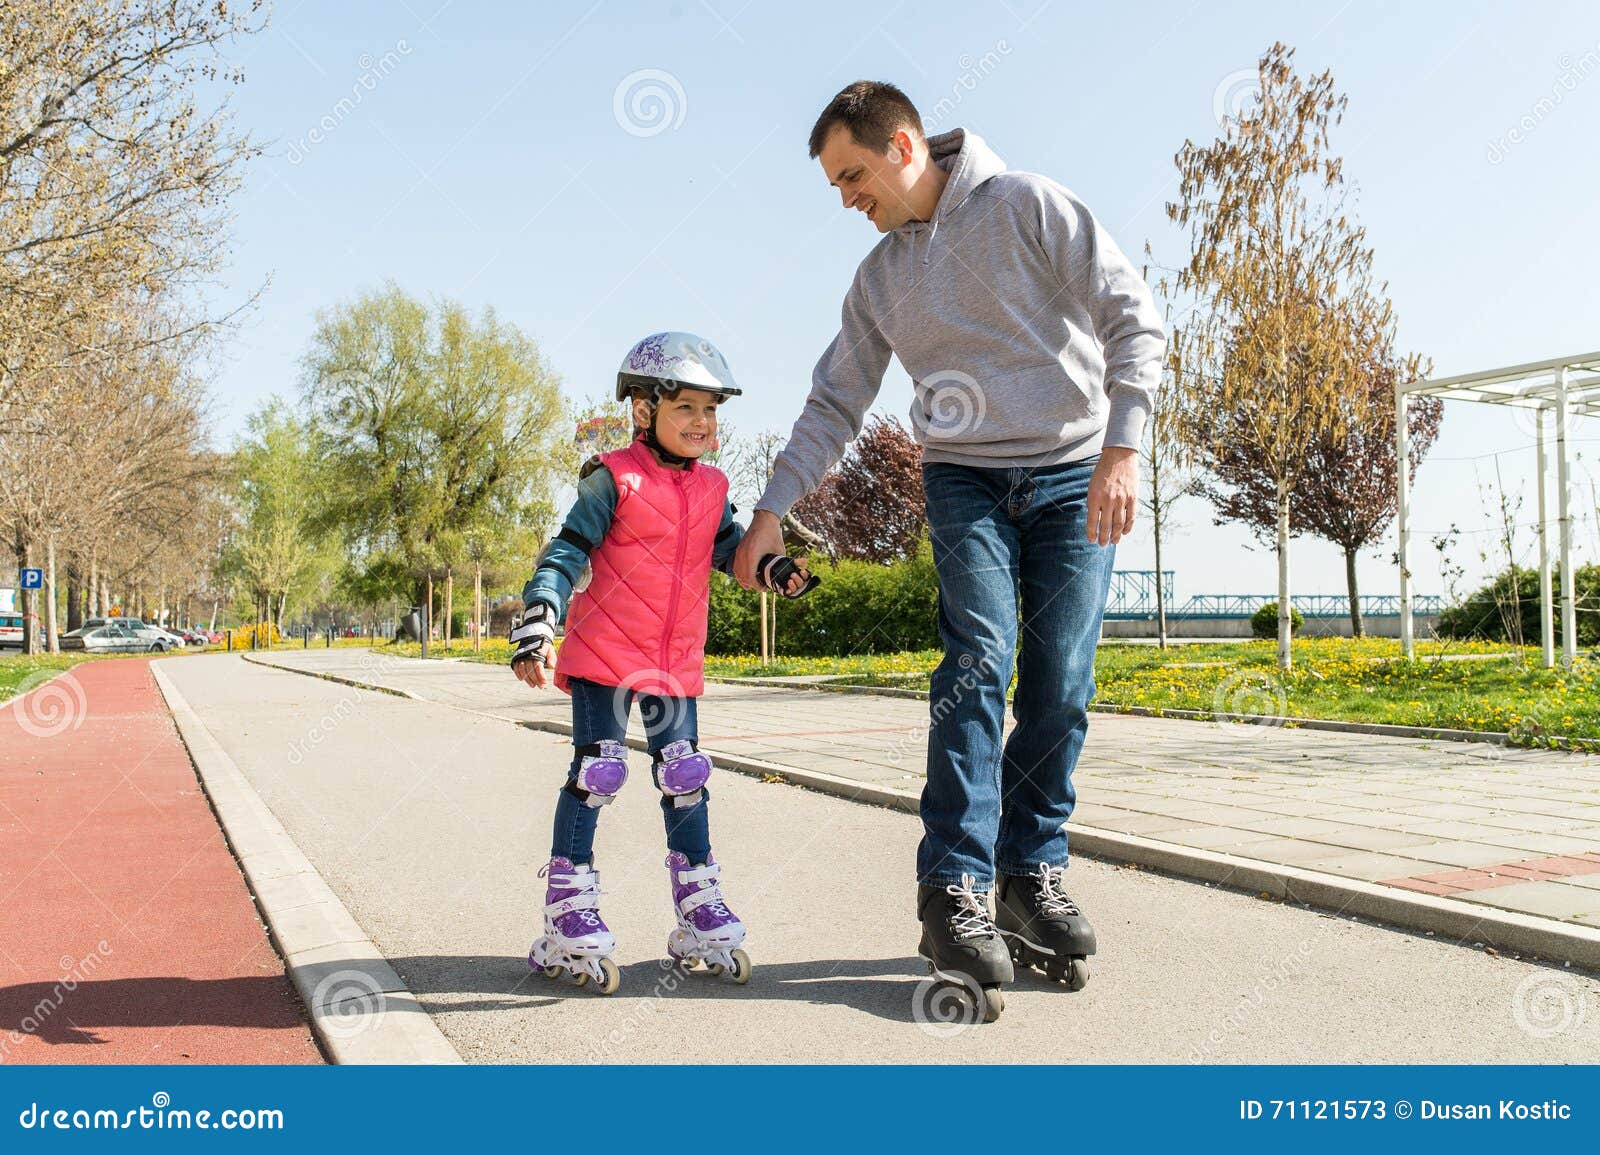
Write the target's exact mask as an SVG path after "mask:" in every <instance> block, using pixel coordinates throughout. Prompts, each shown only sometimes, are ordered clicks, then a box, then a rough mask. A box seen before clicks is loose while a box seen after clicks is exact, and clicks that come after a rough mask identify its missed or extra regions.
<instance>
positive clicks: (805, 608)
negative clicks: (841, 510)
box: [706, 540, 940, 657]
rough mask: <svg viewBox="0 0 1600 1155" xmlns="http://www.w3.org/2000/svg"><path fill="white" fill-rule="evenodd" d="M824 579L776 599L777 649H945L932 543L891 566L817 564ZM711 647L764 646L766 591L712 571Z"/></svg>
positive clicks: (818, 652)
mask: <svg viewBox="0 0 1600 1155" xmlns="http://www.w3.org/2000/svg"><path fill="white" fill-rule="evenodd" d="M811 568H812V572H814V573H815V574H816V575H817V576H818V577H820V578H821V579H822V584H821V585H820V586H818V587H817V588H816V589H814V590H812V591H811V592H810V593H809V594H807V595H806V596H805V597H803V598H798V599H795V600H789V599H787V598H779V597H774V598H773V599H772V604H773V605H774V606H775V607H776V609H775V612H774V618H775V626H774V629H773V646H774V649H775V651H776V652H777V653H779V654H784V655H788V656H791V657H830V656H839V655H844V654H888V653H898V652H899V651H901V650H928V649H937V648H939V645H940V643H939V625H938V605H939V582H938V578H937V576H936V575H935V573H934V568H933V553H932V550H931V548H930V547H929V545H928V543H927V542H926V540H924V541H923V542H922V543H921V545H920V546H919V547H918V549H917V552H916V554H915V555H914V556H912V557H910V558H907V559H906V560H905V561H899V562H894V563H893V564H890V565H879V564H877V563H876V562H867V561H848V560H841V561H837V562H832V563H829V562H825V561H820V560H819V561H817V562H816V563H815V564H813V565H812V567H811ZM706 633H707V637H706V652H707V653H713V654H749V653H757V652H759V651H760V649H761V610H760V603H759V595H757V594H756V593H754V592H753V591H749V590H744V589H741V588H740V587H739V584H738V583H737V582H735V581H734V580H733V579H732V578H729V577H727V576H726V575H723V574H713V575H712V583H711V621H710V624H709V628H708V630H707V631H706Z"/></svg>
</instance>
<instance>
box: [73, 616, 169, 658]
mask: <svg viewBox="0 0 1600 1155" xmlns="http://www.w3.org/2000/svg"><path fill="white" fill-rule="evenodd" d="M61 648H62V650H64V651H65V650H87V651H88V652H89V653H91V654H133V653H144V652H145V651H147V650H149V649H150V648H151V643H150V640H149V639H148V638H144V637H141V636H139V634H137V633H136V632H134V630H133V628H132V627H131V626H128V625H125V624H123V623H122V622H119V621H113V622H108V621H105V620H104V619H100V624H99V625H94V624H90V625H86V626H81V627H79V628H78V629H76V630H73V631H72V632H71V633H66V634H62V635H61Z"/></svg>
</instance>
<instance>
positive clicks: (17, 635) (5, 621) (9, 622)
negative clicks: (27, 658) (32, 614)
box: [0, 613, 22, 649]
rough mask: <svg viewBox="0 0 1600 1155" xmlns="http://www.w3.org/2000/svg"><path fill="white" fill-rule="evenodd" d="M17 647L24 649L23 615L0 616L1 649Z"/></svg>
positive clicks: (7, 614) (9, 614) (6, 614)
mask: <svg viewBox="0 0 1600 1155" xmlns="http://www.w3.org/2000/svg"><path fill="white" fill-rule="evenodd" d="M5 646H16V647H17V648H18V649H21V648H22V615H21V614H12V613H5V614H0V648H4V647H5Z"/></svg>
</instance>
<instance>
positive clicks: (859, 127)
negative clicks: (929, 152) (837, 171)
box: [811, 80, 926, 160]
mask: <svg viewBox="0 0 1600 1155" xmlns="http://www.w3.org/2000/svg"><path fill="white" fill-rule="evenodd" d="M836 125H843V126H844V127H845V128H848V129H849V130H850V136H851V138H852V139H853V140H854V141H855V142H856V143H857V144H859V145H860V146H861V147H862V148H870V149H876V150H877V151H879V152H882V151H885V150H887V149H888V147H889V141H890V140H892V139H893V138H894V134H895V133H896V132H897V131H898V130H900V129H902V128H903V129H905V130H906V131H907V132H909V133H911V134H912V136H913V137H915V138H917V139H919V140H921V139H926V136H925V134H924V133H923V131H922V117H921V116H919V115H918V114H917V106H916V105H914V104H912V103H911V98H910V97H908V96H907V95H906V94H905V93H903V92H901V91H900V90H899V89H898V88H896V87H895V86H894V85H892V84H890V83H888V82H887V81H884V80H858V81H856V82H855V83H854V84H852V85H850V87H848V88H846V89H845V90H844V91H843V92H841V93H839V95H838V96H835V97H834V98H833V99H832V100H830V101H828V107H827V108H824V109H823V110H822V115H821V116H819V117H817V123H816V124H815V125H813V126H812V129H811V159H812V160H816V159H817V156H818V154H820V153H821V152H822V146H823V145H824V144H826V143H827V142H828V134H829V133H831V132H832V131H833V130H834V127H835V126H836Z"/></svg>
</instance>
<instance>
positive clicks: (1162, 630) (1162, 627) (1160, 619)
mask: <svg viewBox="0 0 1600 1155" xmlns="http://www.w3.org/2000/svg"><path fill="white" fill-rule="evenodd" d="M1151 512H1152V514H1153V516H1152V517H1151V519H1150V529H1151V531H1152V532H1153V533H1154V534H1155V536H1156V645H1157V647H1158V648H1160V649H1163V650H1164V649H1166V648H1167V591H1166V583H1165V582H1163V581H1162V580H1161V523H1162V522H1163V521H1164V520H1166V518H1165V516H1164V512H1165V511H1163V510H1162V508H1161V506H1160V505H1159V504H1154V503H1152V509H1151Z"/></svg>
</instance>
